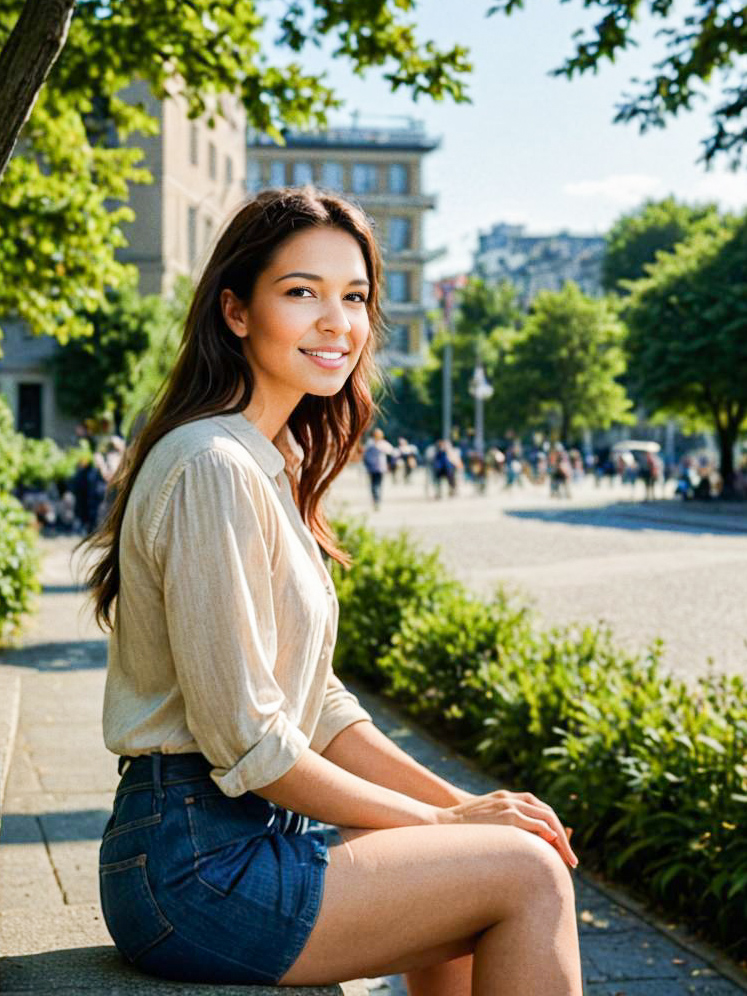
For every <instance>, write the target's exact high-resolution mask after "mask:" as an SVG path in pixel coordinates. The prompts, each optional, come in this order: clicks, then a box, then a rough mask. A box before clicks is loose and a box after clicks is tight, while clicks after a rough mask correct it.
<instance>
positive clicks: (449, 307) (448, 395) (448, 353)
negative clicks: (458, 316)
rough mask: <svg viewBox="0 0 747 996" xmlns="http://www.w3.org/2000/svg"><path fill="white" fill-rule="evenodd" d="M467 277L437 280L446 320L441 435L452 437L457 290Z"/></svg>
mask: <svg viewBox="0 0 747 996" xmlns="http://www.w3.org/2000/svg"><path fill="white" fill-rule="evenodd" d="M466 283H467V277H466V276H464V275H463V274H459V275H458V276H455V277H443V278H442V279H441V280H439V281H437V282H436V296H437V297H438V299H439V301H440V303H441V313H442V314H443V321H444V333H445V335H444V355H443V366H442V369H441V376H442V380H441V416H442V418H441V437H442V439H448V440H450V439H451V426H452V383H451V380H452V337H453V335H454V310H455V307H456V294H457V291H459V290H461V289H462V288H463V287H465V285H466Z"/></svg>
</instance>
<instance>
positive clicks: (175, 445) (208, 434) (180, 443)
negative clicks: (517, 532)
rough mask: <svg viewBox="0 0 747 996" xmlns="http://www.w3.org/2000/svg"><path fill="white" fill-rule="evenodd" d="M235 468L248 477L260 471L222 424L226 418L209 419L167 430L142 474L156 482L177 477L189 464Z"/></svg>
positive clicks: (153, 449) (196, 420)
mask: <svg viewBox="0 0 747 996" xmlns="http://www.w3.org/2000/svg"><path fill="white" fill-rule="evenodd" d="M210 463H215V464H222V465H225V466H231V465H232V464H238V465H239V466H240V467H241V468H242V469H243V470H245V471H247V472H248V473H249V474H252V475H253V474H254V473H255V472H256V471H258V470H259V468H258V466H257V461H256V459H255V458H254V457H253V455H252V453H251V451H250V450H249V449H247V447H246V445H245V444H243V443H242V442H241V440H240V439H237V438H236V436H235V435H233V434H232V433H231V432H230V430H229V428H227V426H226V424H225V416H219V415H211V416H208V417H205V418H200V419H195V420H193V421H192V422H185V423H184V424H182V425H178V426H177V427H176V428H174V429H170V430H169V431H168V432H167V433H165V434H164V435H163V436H161V438H160V439H159V440H158V442H156V443H155V444H154V445H153V447H152V448H151V450H150V452H149V453H148V456H147V457H146V458H145V461H144V463H143V467H142V469H141V473H142V471H146V466H147V471H148V474H147V475H146V476H151V477H155V479H156V480H165V479H166V478H168V477H172V476H174V475H177V476H178V475H179V474H180V473H181V471H183V470H184V469H185V468H186V467H187V466H188V465H190V464H203V465H209V464H210Z"/></svg>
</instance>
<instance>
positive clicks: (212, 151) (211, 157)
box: [208, 142, 218, 180]
mask: <svg viewBox="0 0 747 996" xmlns="http://www.w3.org/2000/svg"><path fill="white" fill-rule="evenodd" d="M208 174H209V176H210V179H211V180H214V179H215V178H216V176H217V175H218V150H217V149H216V148H215V142H210V143H209V144H208Z"/></svg>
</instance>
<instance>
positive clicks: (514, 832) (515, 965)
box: [280, 825, 582, 996]
mask: <svg viewBox="0 0 747 996" xmlns="http://www.w3.org/2000/svg"><path fill="white" fill-rule="evenodd" d="M344 836H345V834H344ZM470 951H474V970H473V976H474V977H473V979H472V994H473V996H513V994H515V993H521V994H522V996H581V993H582V988H581V969H580V958H579V950H578V936H577V932H576V919H575V909H574V902H573V884H572V880H571V876H570V872H569V871H568V869H567V867H566V866H565V865H564V863H563V861H562V859H561V858H560V856H559V855H558V853H557V852H556V851H555V849H554V848H553V847H551V845H550V844H548V843H547V842H546V841H544V840H542V839H541V838H540V837H538V836H536V835H535V834H531V833H528V832H527V831H525V830H520V829H518V828H516V827H510V826H490V825H479V826H478V825H467V826H422V827H398V828H396V829H391V830H372V831H363V832H358V833H357V834H355V835H351V836H348V840H347V842H346V843H345V844H344V845H343V846H338V847H333V848H331V849H330V864H329V867H328V869H327V877H326V882H325V890H324V897H323V900H322V907H321V910H320V912H319V917H318V919H317V922H316V925H315V927H314V929H313V930H312V932H311V935H310V937H309V940H308V942H307V944H306V946H305V948H304V950H303V951H302V952H301V954H300V956H299V957H298V959H297V960H296V962H295V964H294V965H292V966H291V968H290V970H289V971H288V972H287V973H286V974H285V976H283V978H282V979H281V980H280V983H281V985H313V984H323V983H331V982H339V981H345V980H346V979H354V978H360V977H376V976H380V975H393V974H398V973H401V972H406V973H408V974H409V973H414V976H413V978H414V982H415V984H416V985H419V984H420V979H421V975H420V973H421V972H422V971H423V970H427V969H430V968H434V966H439V968H440V971H441V972H446V971H447V970H446V969H444V968H443V964H444V962H446V961H451V960H453V959H455V958H460V957H464V956H465V955H467V954H468V953H469V952H470ZM449 971H451V969H450V970H449ZM435 974H436V976H438V971H436V972H435ZM422 978H423V981H425V979H426V978H427V976H425V975H423V976H422ZM462 978H463V977H462ZM463 984H464V983H463V982H462V985H463ZM443 991H444V992H446V990H443ZM467 991H469V990H467ZM421 992H422V993H424V992H425V990H424V989H422V990H421ZM421 992H417V990H416V991H415V993H416V994H417V996H421ZM429 992H430V994H433V993H434V990H429ZM415 993H414V994H413V996H415ZM439 996H440V994H439ZM449 996H452V993H451V991H449ZM459 996H462V994H461V993H460V994H459Z"/></svg>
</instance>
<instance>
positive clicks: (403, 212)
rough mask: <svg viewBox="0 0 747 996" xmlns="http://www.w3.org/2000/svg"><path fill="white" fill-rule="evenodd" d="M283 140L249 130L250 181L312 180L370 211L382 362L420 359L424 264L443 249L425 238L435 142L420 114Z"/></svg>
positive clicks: (259, 184)
mask: <svg viewBox="0 0 747 996" xmlns="http://www.w3.org/2000/svg"><path fill="white" fill-rule="evenodd" d="M284 137H285V141H286V144H285V146H280V145H276V144H275V143H274V142H273V141H272V139H270V138H269V137H268V136H267V135H263V134H261V133H259V132H254V131H250V132H249V133H248V147H247V188H248V190H249V192H250V193H252V192H256V191H258V190H261V189H263V188H265V187H281V186H304V185H305V184H313V185H315V186H318V187H322V188H324V189H327V190H331V191H335V192H338V193H341V194H344V195H345V196H346V197H349V198H351V199H352V200H354V201H355V202H357V203H358V204H359V205H360V206H361V207H362V208H363V210H364V211H366V213H367V214H368V215H369V216H370V217H371V218H372V219H373V221H374V223H375V228H376V233H377V237H378V240H379V244H380V246H381V249H382V252H383V255H384V264H385V282H384V287H383V295H382V297H383V308H384V315H385V319H386V329H387V339H386V345H385V348H384V350H383V351H382V353H381V355H380V360H381V362H382V364H383V365H384V366H413V365H417V364H419V363H420V362H421V361H422V356H423V350H424V347H425V332H424V330H425V318H426V309H425V305H424V302H423V290H424V288H423V267H424V265H425V264H426V263H427V262H429V261H430V260H432V259H436V258H437V257H438V256H439V255H440V254H441V250H435V251H433V250H431V251H429V250H427V249H426V248H425V246H424V235H423V218H424V215H425V212H426V211H428V210H432V209H433V208H434V207H435V205H436V199H435V197H434V196H433V195H430V194H427V193H424V192H423V189H422V163H423V158H424V156H425V155H426V154H427V153H429V152H432V151H433V150H434V149H436V148H438V146H439V144H440V143H439V141H438V140H437V139H433V138H429V137H428V136H427V135H426V134H425V132H424V130H423V127H422V124H421V123H420V122H417V121H411V120H407V121H406V122H404V123H403V124H402V125H401V126H399V127H367V126H361V125H360V124H359V123H358V122H357V121H356V122H355V123H354V124H353V125H352V126H351V127H344V128H330V129H328V130H326V131H323V132H314V133H304V132H287V133H286V134H285V135H284Z"/></svg>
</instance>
